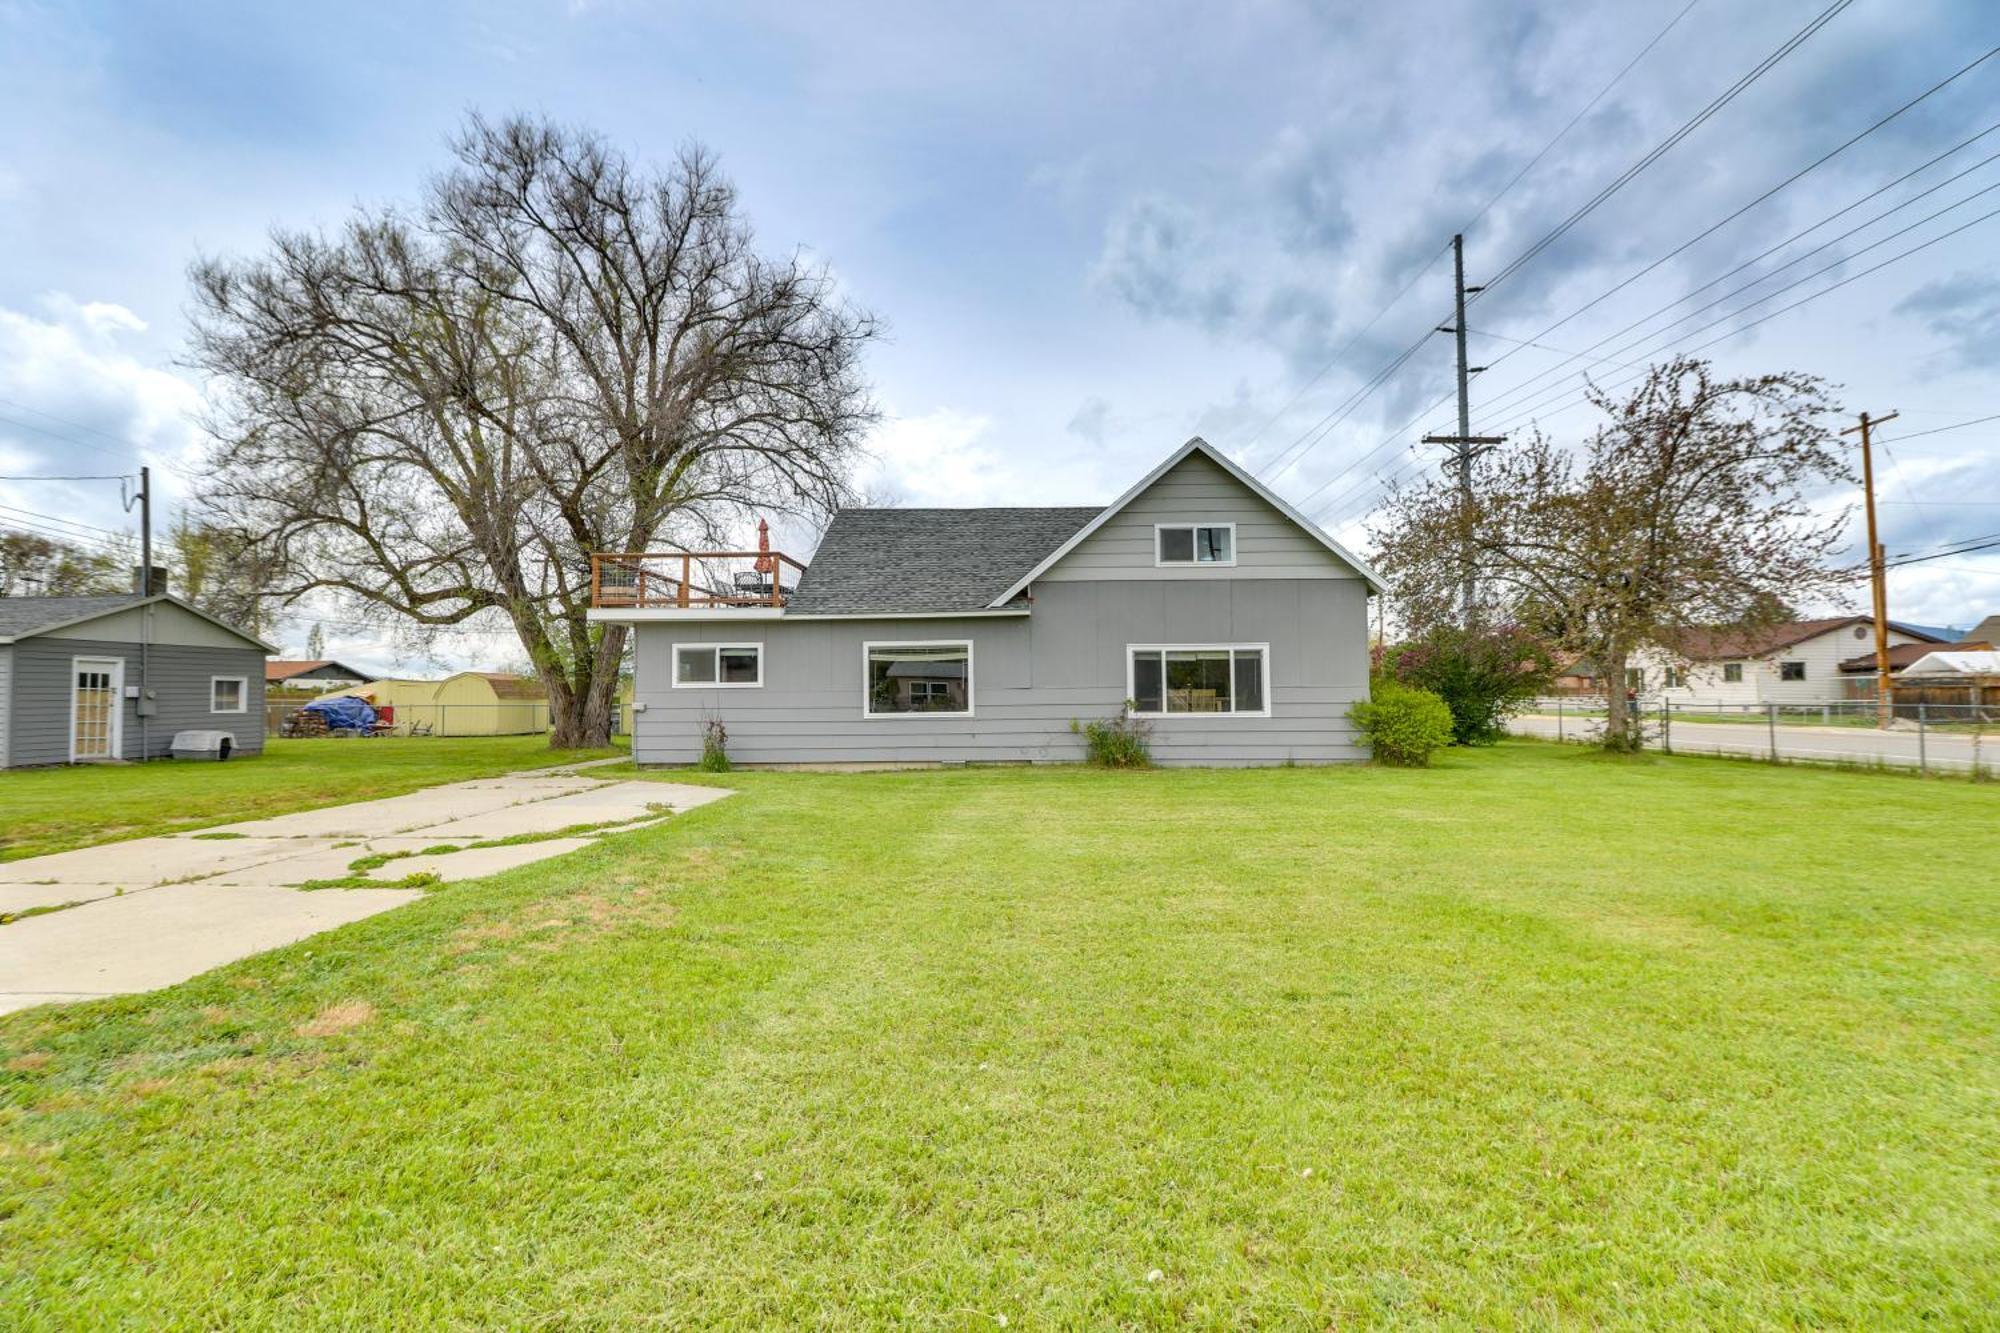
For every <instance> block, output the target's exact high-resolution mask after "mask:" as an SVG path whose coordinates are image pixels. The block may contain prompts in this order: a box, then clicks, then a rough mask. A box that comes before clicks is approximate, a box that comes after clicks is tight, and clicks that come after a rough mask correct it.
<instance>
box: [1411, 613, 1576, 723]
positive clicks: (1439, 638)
mask: <svg viewBox="0 0 2000 1333" xmlns="http://www.w3.org/2000/svg"><path fill="white" fill-rule="evenodd" d="M1382 669H1383V671H1384V672H1386V673H1387V674H1389V675H1391V676H1394V677H1395V678H1396V679H1397V680H1398V681H1400V682H1401V683H1403V684H1404V685H1410V686H1414V687H1415V688H1417V689H1420V690H1429V691H1430V692H1431V693H1432V694H1435V695H1437V696H1438V698H1440V699H1442V700H1444V704H1445V707H1446V708H1449V709H1450V710H1451V740H1452V744H1454V745H1491V744H1493V743H1494V742H1495V741H1497V740H1499V739H1500V738H1501V737H1502V736H1504V735H1506V734H1507V719H1508V718H1509V717H1511V716H1512V715H1513V714H1515V713H1517V712H1519V711H1520V710H1521V708H1522V707H1523V706H1524V705H1526V704H1527V703H1528V702H1529V701H1530V700H1532V699H1534V698H1535V697H1536V696H1538V695H1541V694H1545V693H1547V692H1548V688H1549V686H1550V685H1551V684H1552V683H1553V682H1554V680H1555V659H1554V658H1553V657H1551V656H1550V654H1549V650H1548V648H1547V646H1546V645H1544V644H1543V643H1542V641H1541V640H1540V639H1537V638H1536V637H1535V636H1534V635H1532V634H1530V633H1528V632H1527V631H1526V630H1524V629H1522V628H1520V627H1519V626H1518V625H1497V626H1493V627H1490V628H1486V627H1482V628H1479V629H1470V630H1466V629H1457V628H1454V627H1451V626H1443V627H1440V628H1437V629H1433V630H1431V631H1430V632H1429V633H1427V634H1425V635H1424V636H1423V637H1422V638H1419V639H1415V640H1412V641H1411V642H1409V643H1405V644H1399V645H1398V646H1396V647H1394V648H1391V649H1390V650H1389V651H1388V652H1387V653H1386V654H1385V655H1384V656H1383V659H1382Z"/></svg>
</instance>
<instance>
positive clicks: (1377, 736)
mask: <svg viewBox="0 0 2000 1333" xmlns="http://www.w3.org/2000/svg"><path fill="white" fill-rule="evenodd" d="M1347 715H1348V716H1349V717H1351V718H1353V719H1354V725H1355V726H1357V727H1359V728H1361V734H1362V735H1364V736H1366V737H1367V738H1368V744H1369V745H1370V746H1371V747H1372V748H1373V749H1374V751H1375V762H1377V763H1380V764H1395V765H1397V766H1398V767H1402V768H1427V767H1429V765H1430V762H1431V755H1433V754H1435V753H1436V752H1437V751H1439V750H1441V749H1443V748H1444V747H1445V746H1447V745H1450V744H1451V709H1449V708H1447V707H1445V703H1444V700H1442V699H1440V698H1438V697H1437V696H1436V695H1435V694H1432V693H1431V692H1430V691H1429V690H1420V689H1417V688H1416V687H1414V686H1411V685H1405V684H1403V683H1402V682H1401V681H1398V680H1395V679H1393V678H1391V677H1388V676H1377V677H1376V678H1375V680H1374V683H1373V684H1372V685H1371V687H1370V688H1369V691H1368V698H1367V699H1366V700H1364V701H1363V702H1361V703H1358V704H1355V705H1354V707H1352V708H1350V709H1349V710H1348V714H1347Z"/></svg>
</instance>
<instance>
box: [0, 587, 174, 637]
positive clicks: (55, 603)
mask: <svg viewBox="0 0 2000 1333" xmlns="http://www.w3.org/2000/svg"><path fill="white" fill-rule="evenodd" d="M145 600H146V599H145V598H143V597H141V596H140V595H139V594H138V593H134V592H128V593H118V594H115V595H113V596H110V597H0V639H18V638H20V637H21V636H22V635H23V634H33V633H35V632H37V631H39V630H45V629H53V628H54V627H55V626H57V625H67V624H69V623H70V622H71V621H73V620H82V619H83V618H85V617H86V616H93V615H102V614H104V613H105V612H107V611H116V610H118V609H119V608H120V607H124V606H130V605H132V604H133V603H134V602H143V601H145Z"/></svg>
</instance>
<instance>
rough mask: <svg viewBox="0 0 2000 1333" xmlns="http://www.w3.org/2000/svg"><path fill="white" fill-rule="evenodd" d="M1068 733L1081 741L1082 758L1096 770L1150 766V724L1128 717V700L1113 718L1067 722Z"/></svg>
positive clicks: (1151, 726) (1151, 755)
mask: <svg viewBox="0 0 2000 1333" xmlns="http://www.w3.org/2000/svg"><path fill="white" fill-rule="evenodd" d="M1069 729H1070V731H1071V732H1073V733H1074V734H1076V735H1079V736H1081V737H1083V750H1084V754H1085V756H1086V757H1087V758H1088V760H1089V762H1091V763H1093V764H1095V765H1097V766H1098V767H1099V768H1151V767H1152V766H1153V724H1152V723H1150V722H1148V721H1146V720H1145V719H1143V718H1138V717H1134V716H1133V715H1132V701H1131V700H1130V699H1127V700H1126V701H1125V704H1124V706H1123V707H1122V708H1120V709H1119V710H1118V716H1117V717H1114V718H1110V719H1108V720H1105V721H1090V722H1080V721H1078V720H1077V719H1075V718H1071V719H1070V723H1069Z"/></svg>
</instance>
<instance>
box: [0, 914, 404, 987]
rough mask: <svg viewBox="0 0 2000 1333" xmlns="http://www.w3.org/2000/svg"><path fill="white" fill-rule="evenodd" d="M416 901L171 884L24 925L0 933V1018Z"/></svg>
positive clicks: (193, 968) (159, 980)
mask: <svg viewBox="0 0 2000 1333" xmlns="http://www.w3.org/2000/svg"><path fill="white" fill-rule="evenodd" d="M419 896H420V894H419V893H418V891H417V890H415V889H327V890H324V891H321V892H317V893H314V892H306V891H304V890H300V889H273V888H232V887H229V886H226V885H219V884H173V885H169V886H167V887H166V888H161V889H155V890H153V891H151V892H150V893H133V894H126V895H125V896H123V897H118V898H101V899H99V900H98V901H96V902H90V903H85V904H84V905H83V906H81V907H73V908H71V909H70V910H68V911H66V912H52V913H50V914H48V915H47V916H36V917H29V918H28V919H27V920H25V921H16V922H14V923H13V924H12V925H9V926H5V927H0V1013H7V1012H11V1011H12V1010H15V1009H25V1008H27V1007H28V1006H29V1005H31V1004H40V1003H42V1002H43V1001H44V1000H46V999H47V998H48V997H49V996H52V995H53V996H60V997H62V998H70V999H73V998H79V997H82V996H91V995H125V994H130V993H131V992H133V991H144V990H153V989H155V988H157V987H160V986H171V985H173V984H174V983H175V982H179V981H185V980H187V979H188V978H189V977H192V976H197V975H199V974H201V973H203V972H206V971H208V970H209V969H210V968H212V967H220V966H221V965H222V964H224V963H228V962H233V961H235V960H236V959H238V958H243V957H246V956H248V955H250V954H253V953H262V952H263V951H264V950H266V949H275V948H277V947H278V946H279V945H282V944H291V943H293V942H294V941H296V940H302V939H305V938H306V937H307V936H309V935H316V934H318V933H319V932H320V931H322V930H331V929H332V928H333V927H335V926H342V925H346V924H347V923H348V922H350V921H359V920H361V919H362V918H363V917H369V916H373V915H375V914H376V913H377V912H386V911H388V910H389V909H390V908H392V907H400V906H402V905H403V904H404V903H407V902H410V901H412V900H414V899H415V898H417V897H419Z"/></svg>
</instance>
